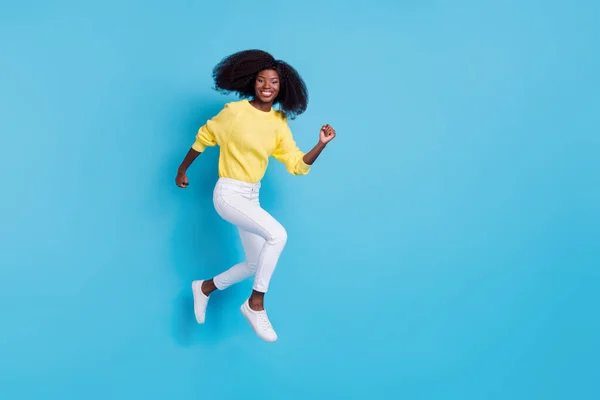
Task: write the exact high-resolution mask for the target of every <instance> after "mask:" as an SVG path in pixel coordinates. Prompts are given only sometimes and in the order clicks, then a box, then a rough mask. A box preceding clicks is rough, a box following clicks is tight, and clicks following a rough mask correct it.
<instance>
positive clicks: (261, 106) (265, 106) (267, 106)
mask: <svg viewBox="0 0 600 400" xmlns="http://www.w3.org/2000/svg"><path fill="white" fill-rule="evenodd" d="M250 104H252V105H253V106H254V108H256V109H258V110H260V111H264V112H269V111H271V107H273V103H272V102H270V103H265V102H263V101H260V99H257V98H254V99H253V100H251V101H250Z"/></svg>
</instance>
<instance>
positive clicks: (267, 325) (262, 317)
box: [258, 312, 272, 330]
mask: <svg viewBox="0 0 600 400" xmlns="http://www.w3.org/2000/svg"><path fill="white" fill-rule="evenodd" d="M258 320H259V322H260V325H261V327H262V328H263V329H265V330H269V329H272V326H271V322H270V321H269V318H268V317H267V313H266V312H261V313H260V314H259V317H258Z"/></svg>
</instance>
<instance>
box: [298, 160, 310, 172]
mask: <svg viewBox="0 0 600 400" xmlns="http://www.w3.org/2000/svg"><path fill="white" fill-rule="evenodd" d="M310 168H311V166H310V165H308V164H307V163H305V162H304V159H303V158H300V161H299V162H298V167H297V169H298V172H299V175H306V174H308V173H309V172H310Z"/></svg>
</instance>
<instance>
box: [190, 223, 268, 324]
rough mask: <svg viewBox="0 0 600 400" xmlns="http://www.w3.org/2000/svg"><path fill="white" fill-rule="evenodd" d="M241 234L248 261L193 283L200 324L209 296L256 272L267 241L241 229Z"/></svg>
mask: <svg viewBox="0 0 600 400" xmlns="http://www.w3.org/2000/svg"><path fill="white" fill-rule="evenodd" d="M239 233H240V239H241V241H242V246H243V247H244V252H245V253H246V260H245V261H243V262H241V263H239V264H236V265H234V266H233V267H231V268H229V269H228V270H227V271H225V272H222V273H221V274H219V275H217V276H215V277H214V278H213V279H209V280H206V281H202V280H199V281H194V282H192V292H193V294H194V314H195V315H196V321H197V322H198V323H199V324H202V323H204V321H205V315H206V307H207V305H208V296H210V294H211V293H212V292H214V291H215V290H217V289H219V290H224V289H226V288H228V287H229V286H231V285H234V284H236V283H238V282H241V281H243V280H245V279H248V278H250V277H251V276H253V275H254V273H255V272H256V266H257V262H258V256H259V254H260V251H261V250H262V247H263V244H264V242H265V240H264V239H263V238H262V237H260V236H258V235H255V234H254V233H250V232H248V231H245V230H243V229H241V228H239ZM261 305H262V303H261Z"/></svg>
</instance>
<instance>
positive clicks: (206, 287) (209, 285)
mask: <svg viewBox="0 0 600 400" xmlns="http://www.w3.org/2000/svg"><path fill="white" fill-rule="evenodd" d="M200 290H202V293H204V295H205V296H209V295H210V294H211V293H212V292H214V291H215V290H217V287H216V286H215V283H214V282H213V280H212V279H210V280H207V281H204V282H202V287H201V288H200Z"/></svg>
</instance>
